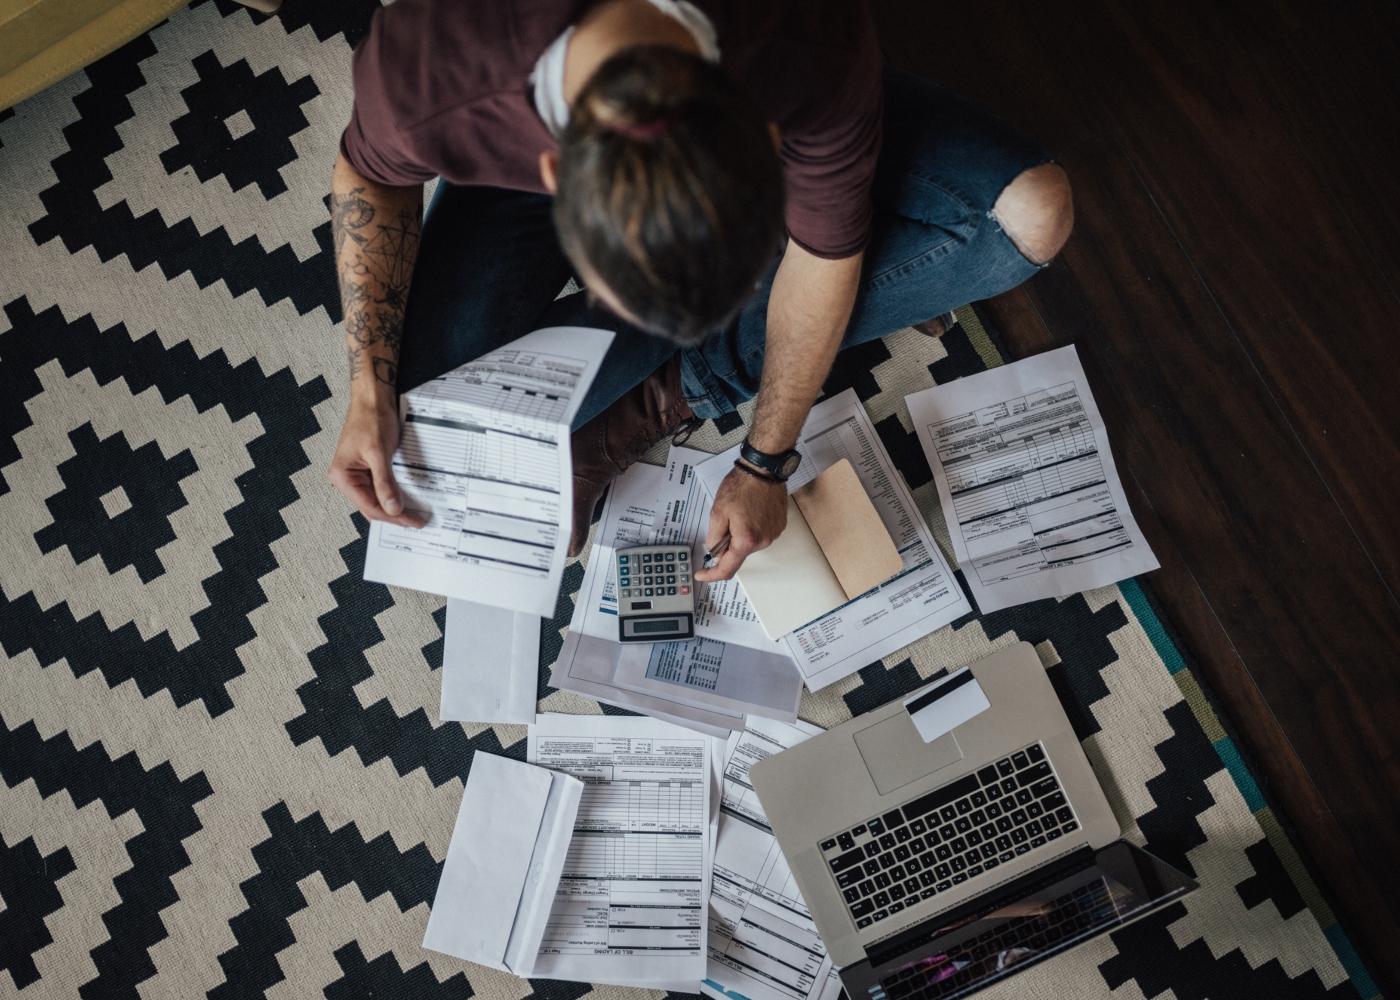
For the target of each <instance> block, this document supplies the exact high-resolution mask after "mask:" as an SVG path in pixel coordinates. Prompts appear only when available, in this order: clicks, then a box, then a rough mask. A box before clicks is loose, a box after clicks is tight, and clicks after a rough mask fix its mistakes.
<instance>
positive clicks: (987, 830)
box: [977, 823, 997, 840]
mask: <svg viewBox="0 0 1400 1000" xmlns="http://www.w3.org/2000/svg"><path fill="white" fill-rule="evenodd" d="M977 832H978V833H980V834H981V835H982V839H983V840H991V839H992V838H993V837H995V836H996V835H997V828H996V824H995V823H988V824H987V825H986V826H984V827H982V829H980V830H978V831H977Z"/></svg>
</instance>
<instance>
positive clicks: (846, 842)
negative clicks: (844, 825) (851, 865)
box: [836, 833, 856, 851]
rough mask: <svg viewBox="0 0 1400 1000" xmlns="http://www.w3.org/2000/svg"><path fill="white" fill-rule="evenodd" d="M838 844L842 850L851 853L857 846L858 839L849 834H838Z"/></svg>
mask: <svg viewBox="0 0 1400 1000" xmlns="http://www.w3.org/2000/svg"><path fill="white" fill-rule="evenodd" d="M836 842H837V843H838V844H840V845H841V850H843V851H849V850H850V849H851V848H853V847H855V846H856V838H855V837H852V836H851V835H850V834H849V833H841V834H837V836H836Z"/></svg>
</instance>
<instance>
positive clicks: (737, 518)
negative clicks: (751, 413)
mask: <svg viewBox="0 0 1400 1000" xmlns="http://www.w3.org/2000/svg"><path fill="white" fill-rule="evenodd" d="M786 527H787V486H786V485H785V484H783V483H777V482H772V483H770V482H767V481H766V480H763V479H759V478H758V477H757V476H751V475H749V474H748V473H747V472H741V471H740V470H738V469H733V470H731V471H730V473H729V475H727V476H725V477H724V482H722V483H720V487H719V492H718V493H716V495H715V504H714V507H713V508H711V510H710V533H709V534H708V535H706V536H705V548H706V550H707V551H712V550H713V549H714V547H715V546H716V545H718V544H719V543H720V541H721V540H722V539H723V538H724V536H725V534H726V533H727V534H728V535H729V548H728V549H726V550H725V552H724V554H723V555H721V556H720V557H719V562H718V563H716V564H715V565H714V566H711V567H710V568H708V569H702V570H699V571H698V572H696V574H695V579H696V580H698V581H700V582H701V583H710V582H713V581H715V580H728V579H730V578H731V577H733V576H734V574H735V573H736V572H737V571H738V569H739V567H740V566H741V565H742V564H743V562H744V560H745V559H746V558H748V557H749V556H750V555H752V554H753V553H755V552H757V551H758V550H759V549H766V548H768V546H770V545H772V544H773V542H774V541H776V540H777V538H778V536H779V535H781V534H782V533H783V529H784V528H786Z"/></svg>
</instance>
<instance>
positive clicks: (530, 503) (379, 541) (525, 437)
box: [365, 327, 613, 618]
mask: <svg viewBox="0 0 1400 1000" xmlns="http://www.w3.org/2000/svg"><path fill="white" fill-rule="evenodd" d="M612 339H613V334H612V333H611V332H609V331H607V330H592V329H587V328H583V327H550V328H549V329H545V330H536V331H535V332H533V333H529V334H526V335H525V336H524V337H521V338H520V339H519V340H516V341H513V342H511V343H509V344H507V345H506V346H504V347H502V348H499V349H498V350H495V351H492V352H491V353H490V354H487V355H486V356H485V357H482V358H478V359H477V360H475V361H471V362H468V363H467V364H465V365H463V366H462V367H460V368H457V369H455V370H454V371H451V372H449V373H447V374H446V375H443V376H441V377H440V378H435V379H433V380H432V381H431V382H428V383H426V384H424V385H421V386H419V387H418V388H416V389H413V390H411V391H410V392H407V393H405V394H404V395H403V396H402V397H401V398H400V400H399V416H400V418H401V420H402V421H403V431H402V435H401V438H400V441H399V450H398V451H397V452H395V454H394V477H395V479H396V480H397V481H398V484H399V486H400V488H401V490H402V492H403V496H404V505H405V507H406V508H408V509H409V510H412V511H414V512H416V513H418V514H419V515H420V516H423V517H425V518H427V521H428V523H427V525H426V526H425V527H423V528H401V527H399V526H397V525H392V524H385V523H384V522H382V521H376V522H374V524H373V525H372V526H371V528H370V536H369V550H368V552H367V554H366V556H365V579H366V580H372V581H375V582H377V583H388V584H393V585H395V586H400V587H412V588H413V589H415V590H426V591H428V592H430V593H434V594H442V595H444V596H446V597H456V598H458V599H460V600H464V601H474V602H476V603H478V604H488V605H491V606H492V607H498V608H508V609H510V610H512V611H523V612H528V613H530V614H533V615H535V616H537V617H541V618H543V617H548V616H550V615H552V614H553V613H554V603H555V598H556V596H557V595H558V592H559V582H560V579H561V577H562V576H563V573H564V560H565V557H566V555H567V549H568V544H569V524H570V519H571V516H572V515H571V506H572V503H573V475H572V473H573V466H572V460H571V457H570V452H569V421H570V420H571V419H572V418H573V415H574V414H575V413H576V412H577V411H578V408H579V406H580V405H581V404H582V402H583V396H584V393H586V392H587V391H588V386H589V385H590V384H591V383H592V382H593V378H594V376H595V375H597V373H598V368H599V366H600V365H601V364H602V360H603V355H604V354H606V353H607V349H608V345H609V344H610V343H612Z"/></svg>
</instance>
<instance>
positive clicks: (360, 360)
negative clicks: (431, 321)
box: [327, 157, 423, 527]
mask: <svg viewBox="0 0 1400 1000" xmlns="http://www.w3.org/2000/svg"><path fill="white" fill-rule="evenodd" d="M422 215H423V191H422V188H417V187H413V188H398V187H384V186H383V185H380V184H375V183H374V182H373V181H370V180H367V179H366V178H364V177H362V176H360V174H359V173H357V172H356V171H355V169H354V168H353V167H351V166H350V164H348V163H347V162H346V161H345V159H344V158H343V157H339V158H337V159H336V163H335V173H334V175H333V176H332V179H331V233H332V235H333V237H334V240H335V253H336V273H337V275H338V276H339V279H340V304H341V308H342V310H343V311H344V314H345V349H346V354H347V356H348V358H349V362H350V408H349V410H348V411H347V412H346V415H345V426H344V428H342V430H341V432H340V442H339V444H337V445H336V450H335V457H334V458H333V459H332V460H331V468H330V472H329V473H328V474H327V478H329V479H330V481H331V482H332V483H333V484H334V485H335V487H336V488H337V489H339V490H340V491H341V492H342V493H344V494H345V495H346V496H347V497H349V498H350V500H351V501H352V502H353V503H354V504H355V506H356V507H357V508H358V509H359V511H360V513H362V514H364V515H365V517H367V518H369V519H371V520H377V521H392V522H393V523H395V524H402V525H406V526H409V527H416V526H418V525H420V524H421V523H422V522H421V521H420V520H419V519H418V518H417V517H415V516H414V515H412V514H410V513H407V512H406V511H405V510H404V509H403V503H402V501H401V499H400V497H399V490H398V486H397V484H395V482H394V474H393V471H392V469H391V466H390V460H391V459H392V458H393V455H394V449H395V448H397V447H398V441H399V418H398V406H397V402H398V395H397V390H396V386H395V383H396V381H397V378H398V364H399V347H400V346H401V344H402V342H403V318H404V307H405V306H406V305H407V302H408V286H409V283H410V281H411V279H412V277H413V264H414V261H415V260H416V259H417V256H418V237H419V235H420V233H421V232H422Z"/></svg>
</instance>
